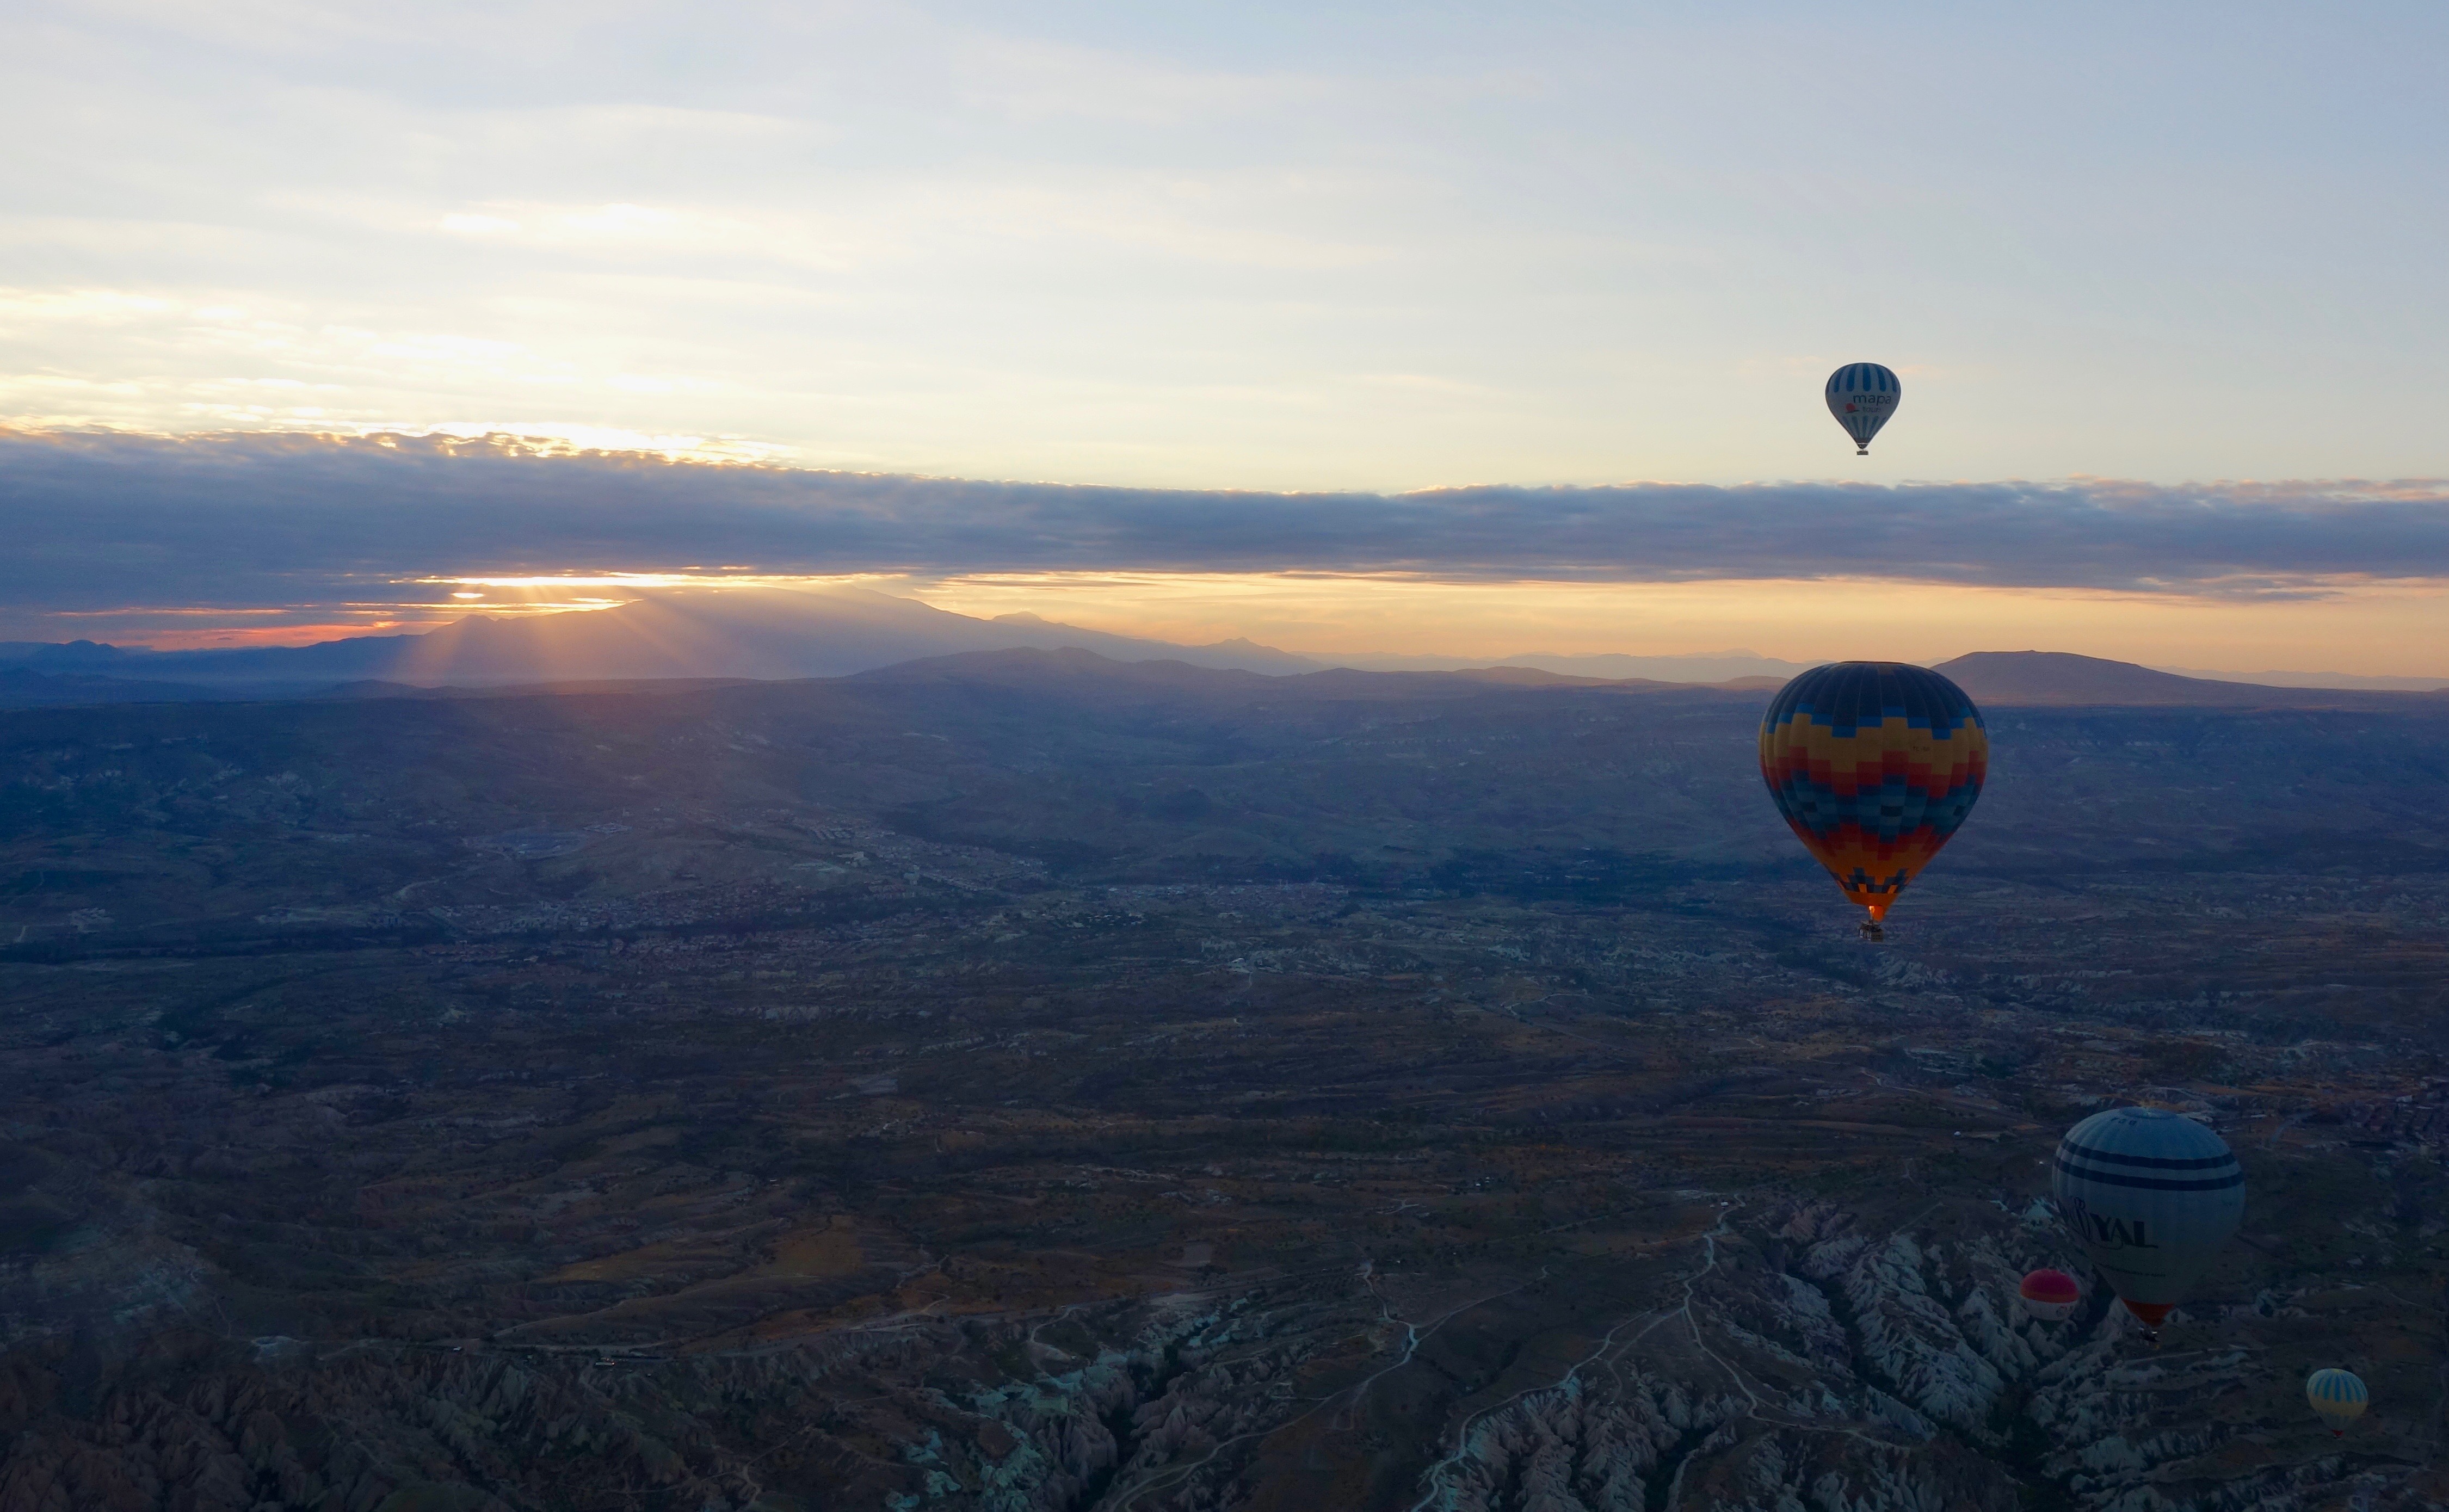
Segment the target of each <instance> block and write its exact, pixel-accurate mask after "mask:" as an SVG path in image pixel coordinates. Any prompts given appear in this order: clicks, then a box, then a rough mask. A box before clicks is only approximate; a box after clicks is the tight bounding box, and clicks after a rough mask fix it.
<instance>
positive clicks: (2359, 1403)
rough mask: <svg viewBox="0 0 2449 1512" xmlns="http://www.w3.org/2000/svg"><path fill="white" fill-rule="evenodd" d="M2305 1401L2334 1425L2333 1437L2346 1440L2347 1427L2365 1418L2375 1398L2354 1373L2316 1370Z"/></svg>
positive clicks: (2305, 1385)
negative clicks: (2368, 1404)
mask: <svg viewBox="0 0 2449 1512" xmlns="http://www.w3.org/2000/svg"><path fill="white" fill-rule="evenodd" d="M2304 1400H2305V1401H2307V1402H2310V1403H2311V1404H2312V1405H2313V1410H2314V1412H2315V1413H2316V1414H2318V1415H2319V1416H2320V1417H2321V1419H2322V1421H2323V1422H2324V1423H2326V1424H2328V1425H2330V1437H2332V1438H2334V1439H2343V1438H2345V1437H2346V1436H2347V1425H2349V1424H2351V1423H2353V1422H2355V1421H2356V1419H2358V1418H2360V1417H2362V1416H2363V1415H2364V1404H2365V1403H2366V1402H2367V1401H2369V1400H2371V1398H2370V1396H2369V1394H2368V1393H2367V1392H2366V1391H2365V1390H2364V1384H2363V1382H2362V1380H2360V1379H2358V1378H2357V1377H2356V1376H2355V1375H2354V1374H2352V1373H2351V1372H2349V1371H2345V1370H2316V1371H2314V1372H2313V1374H2312V1375H2311V1377H2309V1378H2308V1379H2307V1380H2306V1381H2305V1383H2304Z"/></svg>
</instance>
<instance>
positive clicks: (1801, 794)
mask: <svg viewBox="0 0 2449 1512" xmlns="http://www.w3.org/2000/svg"><path fill="white" fill-rule="evenodd" d="M1760 758H1761V776H1762V778H1763V779H1764V780H1765V781H1766V782H1767V783H1768V790H1769V796H1770V797H1772V798H1774V799H1776V800H1777V807H1778V812H1780V813H1782V814H1784V816H1785V822H1786V824H1788V825H1790V826H1792V828H1793V830H1794V833H1795V834H1796V835H1797V836H1798V837H1800V838H1801V840H1802V841H1803V847H1804V848H1805V849H1807V850H1809V851H1810V852H1811V854H1812V855H1813V856H1814V857H1815V858H1817V859H1818V860H1819V862H1820V864H1822V866H1825V867H1827V868H1828V872H1829V875H1830V876H1832V877H1835V878H1836V879H1837V885H1838V886H1840V887H1842V888H1844V889H1845V896H1846V897H1848V898H1850V899H1852V900H1853V901H1856V902H1858V903H1861V905H1862V906H1863V907H1865V908H1867V909H1869V910H1870V911H1871V917H1870V919H1869V920H1868V921H1865V922H1864V923H1863V925H1862V933H1863V934H1864V935H1865V936H1867V937H1869V938H1870V939H1873V940H1877V939H1879V938H1880V921H1882V920H1884V919H1885V918H1886V917H1887V913H1888V905H1889V904H1891V903H1893V902H1895V901H1897V893H1898V891H1899V889H1901V888H1902V887H1903V886H1904V884H1905V883H1907V882H1911V881H1913V879H1914V876H1915V874H1916V873H1918V872H1919V871H1920V870H1921V869H1922V868H1923V867H1924V866H1927V865H1929V864H1930V859H1931V858H1932V857H1933V856H1936V855H1938V849H1939V847H1940V846H1942V845H1944V844H1946V843H1947V838H1948V837H1949V836H1950V835H1953V834H1955V833H1956V829H1957V825H1959V824H1963V823H1964V816H1965V815H1967V814H1969V813H1971V812H1972V811H1973V801H1974V800H1975V799H1977V798H1978V797H1980V796H1981V779H1982V776H1983V775H1984V774H1985V773H1986V772H1987V771H1988V770H1989V766H1990V737H1989V735H1988V734H1987V733H1986V732H1985V731H1984V730H1983V728H1982V725H1981V711H1980V710H1979V709H1977V708H1974V707H1973V700H1971V699H1969V698H1967V697H1965V696H1964V690H1963V689H1962V688H1958V687H1957V686H1956V685H1955V684H1954V683H1951V682H1949V681H1948V680H1947V679H1946V678H1944V677H1941V676H1939V675H1938V673H1937V672H1934V671H1932V670H1930V669H1928V668H1923V667H1914V666H1910V665H1908V664H1906V663H1903V662H1838V663H1836V664H1835V665H1833V666H1828V667H1815V668H1813V669H1811V670H1810V671H1807V672H1805V673H1803V675H1802V676H1800V677H1798V678H1796V679H1795V680H1794V681H1792V682H1790V683H1788V684H1786V685H1785V687H1784V688H1782V689H1780V690H1779V692H1778V695H1777V697H1776V698H1775V699H1773V700H1771V701H1770V703H1769V706H1768V713H1767V715H1766V716H1765V717H1764V718H1763V719H1762V720H1761V732H1760Z"/></svg>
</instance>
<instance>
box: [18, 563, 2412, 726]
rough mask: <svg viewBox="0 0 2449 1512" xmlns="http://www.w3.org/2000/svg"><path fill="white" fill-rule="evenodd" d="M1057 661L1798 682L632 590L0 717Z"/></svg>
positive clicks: (2014, 660) (2179, 701)
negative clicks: (1312, 648)
mask: <svg viewBox="0 0 2449 1512" xmlns="http://www.w3.org/2000/svg"><path fill="white" fill-rule="evenodd" d="M1021 649H1039V650H1055V649H1079V650H1085V651H1090V652H1092V653H1094V654H1096V655H1098V656H1102V657H1105V658H1107V659H1109V660H1111V661H1118V662H1148V661H1170V662H1180V663H1186V664H1187V665H1190V666H1193V667H1204V668H1209V669H1220V670H1233V671H1245V672H1258V673H1264V674H1267V675H1269V676H1277V677H1282V676H1291V675H1299V674H1304V673H1317V672H1321V671H1324V670H1326V669H1330V668H1343V669H1355V670H1359V671H1364V672H1381V673H1391V672H1411V673H1419V672H1453V671H1464V670H1475V669H1476V670H1486V669H1490V667H1491V666H1492V663H1493V664H1494V667H1496V668H1499V669H1509V670H1511V671H1512V672H1514V673H1515V674H1517V677H1518V678H1520V679H1527V680H1538V679H1540V678H1555V679H1573V680H1587V681H1593V682H1626V681H1639V682H1650V683H1684V684H1707V685H1713V686H1719V687H1736V688H1750V687H1760V688H1767V687H1774V686H1776V685H1777V684H1778V683H1782V682H1784V680H1785V679H1786V678H1788V677H1791V676H1793V675H1794V674H1796V673H1797V672H1800V671H1802V670H1803V669H1805V668H1806V667H1807V666H1809V665H1810V664H1808V663H1803V662H1789V661H1781V660H1778V659H1776V658H1773V657H1766V656H1761V655H1759V654H1757V653H1754V652H1751V651H1745V650H1730V651H1725V652H1719V653H1714V654H1706V655H1685V656H1630V655H1621V654H1601V655H1551V654H1545V653H1524V654H1519V655H1513V656H1506V657H1501V658H1493V659H1491V658H1483V659H1478V660H1474V659H1472V658H1466V657H1450V656H1418V655H1394V654H1376V653H1364V654H1358V655H1342V654H1338V655H1333V656H1303V655H1298V654H1295V653H1293V652H1290V651H1284V650H1279V649H1275V648H1273V647H1269V646H1262V645H1259V644H1257V643H1255V642H1252V641H1249V640H1246V639H1238V638H1237V639H1233V640H1225V641H1216V642H1212V643H1209V644H1206V645H1197V646H1186V645H1180V644H1177V643H1174V642H1170V641H1163V640H1155V639H1150V638H1147V637H1141V636H1131V635H1118V634H1114V633H1112V632H1110V631H1106V630H1088V629H1084V628H1082V627H1080V626H1076V625H1066V624H1062V623H1060V622H1058V621H1054V620H1049V619H1045V618H1043V617H1041V616H1039V615H1036V614H1032V613H1011V614H999V615H996V616H994V617H993V618H981V617H977V616H973V615H967V614H958V613H954V612H952V611H946V610H940V609H935V608H934V607H932V606H930V605H927V604H924V603H921V602H919V601H918V600H916V599H911V598H901V597H896V596H894V595H892V594H888V593H879V592H876V591H871V590H865V589H858V588H830V589H822V590H807V589H771V588H683V589H658V590H653V591H645V592H642V593H640V594H639V596H638V597H636V598H635V599H633V600H631V601H630V602H628V603H626V604H623V605H621V606H619V607H617V608H613V609H607V610H601V611H590V612H566V613H550V614H526V615H494V614H472V615H470V616H469V617H467V618H465V619H460V620H457V621H454V622H453V623H451V624H448V625H445V626H442V627H441V628H439V629H437V630H429V631H425V632H422V633H409V634H395V635H366V636H354V637H349V638H345V639H341V640H333V641H325V642H321V643H319V644H316V645H311V646H269V647H254V648H243V649H213V650H183V651H159V650H152V649H143V648H132V649H131V648H122V647H113V646H105V645H96V644H94V643H92V642H89V641H76V642H70V643H67V644H64V645H63V644H50V643H39V642H12V643H0V708H30V707H41V706H52V705H73V704H100V703H170V702H182V701H187V700H194V699H200V698H202V699H232V698H236V699H260V698H284V697H302V696H322V695H330V694H335V693H343V692H357V693H379V692H406V691H410V690H414V689H432V688H514V687H529V688H531V687H540V686H568V685H572V684H601V683H607V682H644V681H668V680H676V679H678V680H695V681H704V680H751V681H771V680H782V679H797V678H810V677H841V676H848V675H851V674H854V673H858V672H865V671H872V670H875V669H879V668H884V667H891V666H897V665H900V664H903V663H907V662H913V661H919V660H924V659H927V658H931V657H938V656H949V655H958V654H961V653H964V652H972V651H999V650H1021ZM1941 669H1942V670H1944V671H1946V672H1947V673H1948V675H1949V676H1951V677H1953V678H1955V679H1956V681H1957V682H1958V683H1959V684H1961V685H1962V686H1963V687H1964V688H1965V689H1966V691H1968V692H1970V693H1972V694H1973V696H1974V697H1975V698H1976V699H1978V700H1980V701H1982V702H1984V703H2001V704H2057V705H2087V704H2089V705H2173V706H2194V707H2239V706H2251V707H2263V708H2400V707H2404V701H2405V700H2407V699H2409V698H2424V697H2428V696H2431V695H2428V694H2425V693H2420V692H2416V691H2413V690H2412V689H2413V686H2420V683H2419V681H2418V680H2414V679H2363V680H2361V681H2362V682H2363V683H2364V684H2365V685H2366V686H2365V687H2363V688H2335V687H2321V688H2312V687H2277V686H2271V685H2267V684H2259V683H2248V682H2239V681H2228V680H2223V679H2213V678H2203V677H2191V676H2183V675H2179V674H2176V673H2172V672H2165V671H2156V670H2153V669H2150V668H2146V667H2140V666H2136V665H2134V664H2131V663H2127V662H2117V661H2110V660H2105V659H2102V658H2098V657H2089V656H2077V655H2073V654H2070V653H2065V652H2047V651H2013V652H2009V651H1981V652H1975V653H1973V654H1971V655H1968V656H1962V657H1958V658H1957V659H1956V660H1954V661H1951V662H1947V663H1943V664H1941ZM2282 675H2289V676H2297V675H2301V674H2282ZM2349 681H2355V680H2349ZM2374 683H2389V684H2394V685H2398V686H2397V687H2393V688H2374V687H2372V686H2370V685H2372V684H2374ZM2410 685H2412V686H2410ZM2401 688H2402V689H2404V690H2401Z"/></svg>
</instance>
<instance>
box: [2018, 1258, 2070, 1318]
mask: <svg viewBox="0 0 2449 1512" xmlns="http://www.w3.org/2000/svg"><path fill="white" fill-rule="evenodd" d="M2017 1290H2018V1292H2019V1293H2020V1294H2021V1296H2022V1297H2023V1299H2024V1310H2025V1311H2026V1312H2029V1313H2031V1314H2032V1315H2033V1316H2034V1317H2035V1318H2038V1319H2040V1320H2041V1321H2042V1322H2043V1323H2064V1322H2065V1321H2066V1320H2067V1319H2069V1318H2072V1317H2073V1316H2074V1309H2075V1305H2076V1304H2077V1303H2079V1302H2081V1301H2082V1300H2083V1288H2081V1287H2079V1286H2077V1285H2076V1284H2075V1279H2074V1277H2073V1276H2071V1275H2068V1274H2067V1273H2066V1272H2065V1271H2063V1270H2035V1271H2034V1272H2033V1273H2032V1274H2031V1275H2028V1276H2026V1277H2025V1278H2024V1284H2023V1285H2022V1286H2021V1287H2020V1288H2018V1289H2017Z"/></svg>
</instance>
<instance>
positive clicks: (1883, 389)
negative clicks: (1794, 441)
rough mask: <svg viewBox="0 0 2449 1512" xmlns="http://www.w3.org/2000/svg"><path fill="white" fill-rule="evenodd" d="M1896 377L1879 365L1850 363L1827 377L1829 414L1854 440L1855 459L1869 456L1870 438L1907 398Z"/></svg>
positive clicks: (1876, 433) (1878, 432) (1875, 434)
mask: <svg viewBox="0 0 2449 1512" xmlns="http://www.w3.org/2000/svg"><path fill="white" fill-rule="evenodd" d="M1904 392H1905V389H1904V385H1903V384H1901V383H1899V382H1898V381H1897V376H1896V375H1895V374H1894V373H1891V372H1889V371H1888V370H1887V369H1886V368H1883V367H1881V366H1880V364H1878V363H1877V362H1848V363H1846V364H1845V365H1844V366H1843V367H1841V368H1839V369H1838V370H1837V371H1836V372H1834V373H1831V374H1829V375H1828V413H1829V414H1831V415H1834V416H1835V417H1837V423H1838V424H1840V425H1842V426H1843V427H1845V434H1846V435H1848V436H1852V437H1853V438H1854V455H1855V456H1868V455H1869V454H1870V450H1871V437H1872V436H1877V435H1879V434H1880V426H1882V425H1885V424H1887V423H1888V417H1889V416H1891V415H1894V414H1895V413H1897V401H1898V400H1899V399H1900V398H1902V397H1904Z"/></svg>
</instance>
